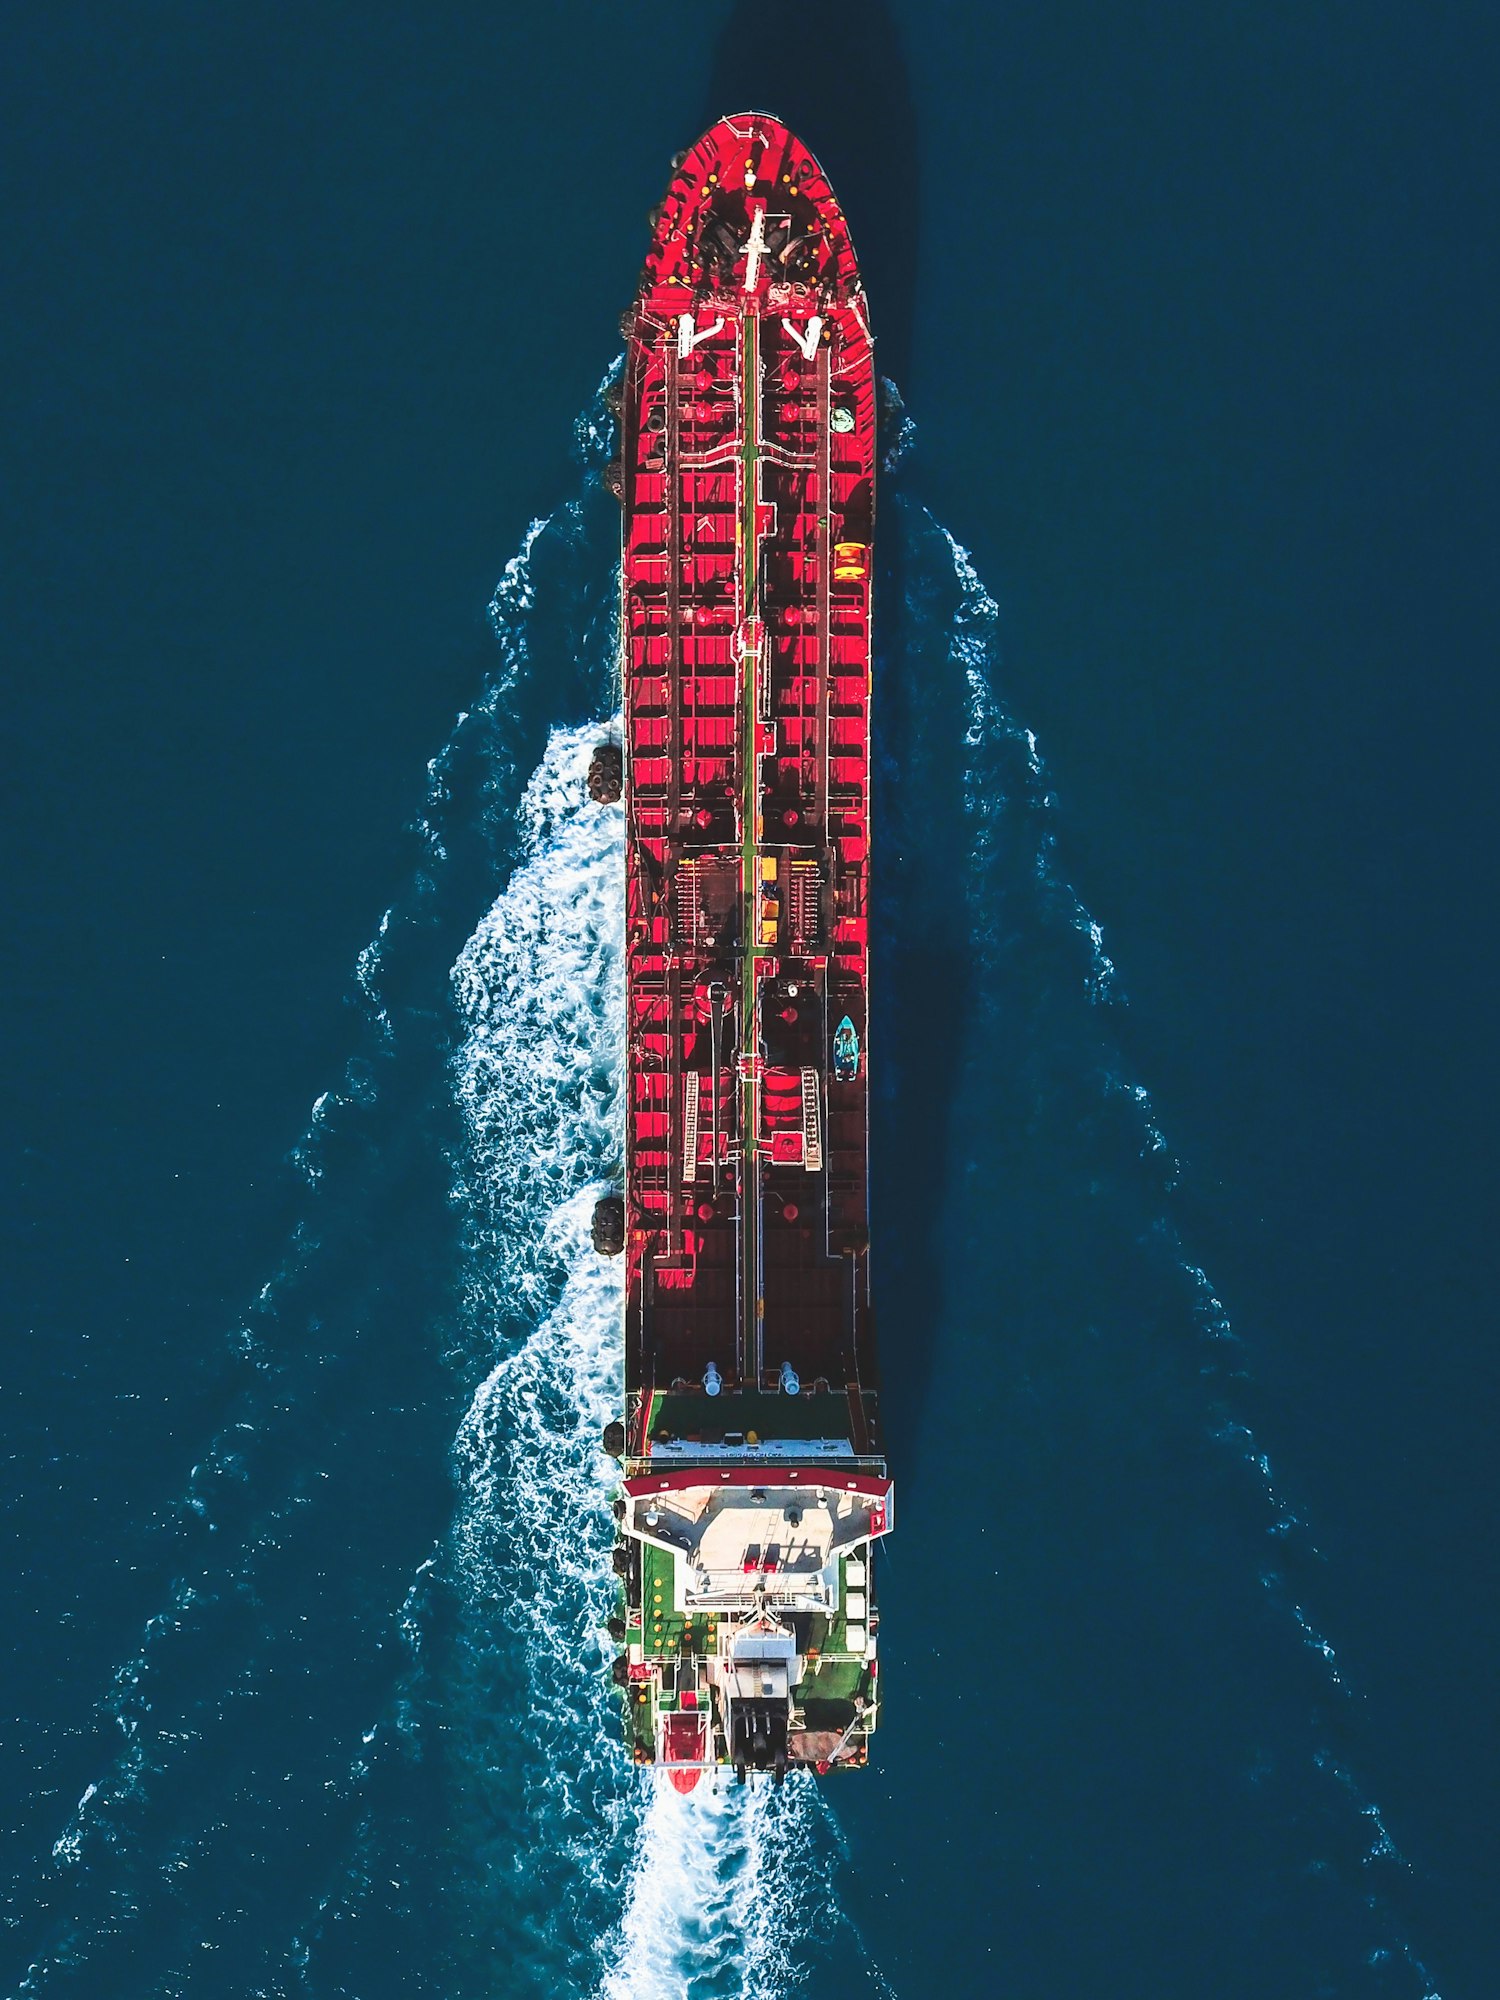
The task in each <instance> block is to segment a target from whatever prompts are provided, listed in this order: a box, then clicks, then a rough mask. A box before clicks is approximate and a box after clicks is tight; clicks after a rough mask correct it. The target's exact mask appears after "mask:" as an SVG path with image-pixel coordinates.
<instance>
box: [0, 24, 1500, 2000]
mask: <svg viewBox="0 0 1500 2000" xmlns="http://www.w3.org/2000/svg"><path fill="white" fill-rule="evenodd" d="M4 38H5V44H4V60H3V62H0V135H3V136H0V173H3V190H4V212H5V215H6V218H7V225H8V226H7V230H6V249H5V263H4V269H5V279H6V283H5V295H6V309H5V312H4V314H3V316H0V364H3V365H0V422H3V440H4V443H3V451H4V459H3V484H0V531H3V539H0V549H3V554H0V578H3V591H4V599H3V625H0V631H3V647H4V658H5V663H6V668H7V674H6V685H7V691H8V696H9V699H8V711H9V719H10V723H11V730H10V736H9V742H10V745H11V754H10V755H9V756H8V757H7V759H6V772H7V782H6V794H5V806H6V812H7V834H6V853H7V856H8V858H9V862H10V866H9V867H8V869H7V873H6V881H7V911H6V923H5V927H4V936H5V944H6V948H7V951H6V956H7V961H8V965H7V974H6V979H5V998H6V1010H7V1032H6V1038H5V1045H6V1052H7V1057H8V1062H7V1072H8V1085H9V1088H8V1092H7V1115H6V1135H7V1164H8V1166H9V1168H10V1172H9V1175H8V1183H9V1194H8V1199H7V1201H6V1204H5V1244H6V1250H7V1284H6V1292H5V1296H6V1306H7V1312H6V1329H5V1332H6V1337H5V1341H4V1347H3V1357H4V1397H5V1401H4V1411H5V1440H6V1443H5V1463H6V1473H7V1478H6V1486H5V1495H6V1524H7V1529H8V1541H7V1560H6V1566H5V1616H4V1646H5V1661H6V1666H5V1674H4V1681H3V1713H4V1728H3V1751H4V1762H3V1766H0V1786H3V1796H4V1798H5V1800H6V1802H7V1806H8V1810H7V1811H6V1812H5V1813H4V1814H3V1815H0V1828H3V1850H4V1851H3V1856H0V1863H3V1868H0V1879H3V1884H4V1900H3V1928H0V1952H3V1958H0V1990H3V1991H4V1992H6V1993H25V1994H27V1995H43V1994H45V1995H60V1996H69V2000H71V1996H75V1995H76V1996H80V2000H82V1997H83V1996H88V2000H94V1996H99V2000H134V1996H137V1995H140V1996H146V1995H153V1996H154V1995H168V1994H174V1995H175V1994H184V1995H192V1996H199V1995H202V1996H210V1995H212V1996H218V1995H224V1996H230V1995H234V1996H239V1995H257V1994H258V1995H277V1996H281V1995H286V1996H291V1995H294V1994H295V1995H305V1996H316V2000H333V1996H345V1995H349V1996H353V1995H358V1996H361V2000H385V1996H395V1995H403V1996H404V1995H408V1994H410V1995H418V1994H423V1995H433V1996H442V2000H469V1996H478V1995H487V1994H491V1993H501V1992H503V1993H506V1994H512V1993H516V1994H536V1995H544V1994H545V1995H549V1996H551V1995H558V1994H580V1995H583V1994H588V1995H595V1994H597V1995H600V1996H602V2000H619V1997H620V1996H624V1995H626V1994H630V1995H641V1996H649V1995H656V1994H674V1993H687V1994H692V1995H693V1996H708V1995H720V1994H723V1995H738V1994H754V1995H758V1996H773V1995H774V1996H780V1995H783V1994H792V1993H795V1992H798V1991H801V1990H805V1989H808V1988H811V1987H813V1986H821V1985H823V1984H824V1983H825V1982H836V1983H837V1985H838V1987H839V1988H840V1990H845V1991H849V1992H855V1993H859V1992H868V1993H872V1994H882V1995H891V1994H894V1995H898V1996H901V2000H925V1996H927V1995H930V1994H938V1993H941V1994H945V1995H955V1996H964V2000H967V1996H989V1995H996V1996H1006V2000H1011V1996H1014V2000H1043V1996H1045V2000H1137V1996H1139V2000H1148V1996H1149V2000H1202V1996H1205V1995H1213V1996H1225V2000H1242V1996H1243V2000H1281V1996H1304V1995H1306V1996H1312V1995H1336V1996H1342V1995H1350V1996H1361V1997H1362V1996H1372V2000H1373V1996H1387V1995H1389V1996H1400V2000H1409V1996H1417V1995H1422V1994H1441V1995H1442V1996H1443V2000H1456V1996H1460V1997H1461V1996H1480V1995H1484V1994H1487V1993H1490V1992H1493V1991H1494V1990H1496V1958H1497V1952H1496V1947H1495V1942H1494V1922H1493V1883H1494V1880H1495V1878H1496V1873H1497V1864H1500V1851H1497V1847H1500V1843H1497V1835H1496V1830H1495V1824H1496V1823H1495V1816H1494V1812H1493V1800H1494V1796H1495V1788H1496V1779H1497V1775H1500V1771H1497V1765H1500V1754H1497V1743H1496V1737H1495V1720H1494V1716H1495V1704H1494V1700H1493V1684H1494V1669H1493V1657H1494V1653H1495V1649H1496V1644H1497V1639H1500V1613H1497V1606H1496V1600H1495V1588H1494V1547H1495V1539H1496V1534H1495V1530H1496V1525H1497V1524H1496V1518H1495V1517H1496V1505H1495V1495H1496V1488H1495V1480H1494V1474H1493V1464H1492V1462H1493V1456H1494V1454H1493V1448H1492V1442H1491V1434H1492V1429H1493V1422H1494V1411H1495V1408H1496V1406H1497V1400H1500V1399H1497V1396H1496V1387H1497V1384H1496V1359H1495V1350H1496V1343H1495V1324H1496V1314H1495V1309H1494V1297H1493V1284H1492V1279H1491V1271H1490V1254H1491V1245H1492V1242H1493V1237H1494V1220H1493V1218H1494V1194H1495V1174H1494V1168H1493V1163H1492V1157H1491V1155H1492V1133H1493V1129H1494V1081H1495V1076H1494V1069H1495V1065H1494V1057H1493V1023H1492V1016H1493V1003H1492V997H1491V996H1492V994H1493V991H1494V985H1495V972H1496V966H1495V948H1494V919H1493V908H1494V902H1495V890H1496V881H1495V867H1494V858H1495V855H1494V849H1495V843H1494V838H1493V833H1492V828H1491V818H1492V812H1493V801H1494V795H1495V785H1494V782H1493V778H1492V775H1491V763H1492V759H1493V749H1492V742H1493V736H1494V729H1495V711H1496V696H1495V693H1494V662H1495V647H1494V636H1493V635H1494V626H1495V620H1494V611H1493V602H1494V594H1495V592H1494V576H1495V555H1494V551H1495V547H1496V530H1497V525H1500V524H1497V520H1496V514H1497V508H1496V501H1495V492H1494V474H1493V464H1494V460H1495V447H1496V443H1497V428H1500V427H1497V423H1496V416H1497V411H1496V390H1495V377H1494V369H1493V355H1494V352H1495V342H1496V333H1497V327H1496V304H1497V273H1496V265H1495V243H1496V240H1497V237H1496V228H1495V224H1496V213H1495V210H1496V200H1495V197H1496V192H1497V178H1500V166H1497V161H1496V157H1495V153H1494V148H1493V143H1492V139H1491V136H1490V130H1489V125H1490V106H1491V102H1492V98H1493V85H1494V80H1495V72H1496V63H1495V57H1496V40H1497V30H1496V24H1495V19H1494V17H1493V15H1492V13H1491V12H1490V11H1488V10H1484V9H1480V8H1478V7H1476V6H1464V5H1453V6H1443V5H1438V6H1428V7H1424V8H1420V9H1419V8H1417V7H1414V6H1405V7H1391V6H1384V7H1382V6H1373V7H1372V6H1366V7H1360V8H1355V7H1352V6H1332V5H1327V6H1320V5H1312V6H1310V5H1306V4H1303V5H1297V6H1292V5H1284V4H1279V0H1273V4H1270V5H1266V6H1262V7H1260V8H1257V9H1253V10H1244V9H1219V10H1217V11H1216V12H1215V11H1212V10H1210V11H1209V12H1207V13H1205V11H1204V10H1203V9H1202V8H1201V7H1198V8H1189V7H1186V6H1164V7H1161V8H1157V9H1153V10H1142V11H1139V12H1137V11H1136V10H1119V9H1108V8H1097V7H1095V8H1090V7H1082V6H1076V5H1070V4H1068V0H1061V4H1058V5H1054V6H1052V7H1049V8H1047V9H1037V8H1033V9H1028V10H1024V11H1020V12H1016V11H1006V10H995V9H989V8H979V7H976V6H972V5H956V4H955V5H944V4H934V5H928V6H924V7H922V8H917V7H915V6H909V5H905V4H901V5H897V6H896V7H895V8H894V9H893V18H887V17H886V16H885V15H884V14H883V13H881V12H880V11H879V10H878V9H877V10H874V11H873V12H872V11H870V10H857V9H850V8H847V7H845V8H839V9H832V8H827V9H825V8H822V7H820V6H816V5H808V6H804V7H801V8H796V9H792V8H789V7H788V6H786V5H785V4H784V0H767V4H766V5H764V6H762V7H759V8H751V7H748V6H746V7H733V8H731V7H730V6H729V5H727V4H724V0H719V4H715V5H710V6H707V7H704V8H700V9H698V10H697V11H696V12H695V13H693V14H692V15H690V16H682V17H676V16H672V15H670V14H669V13H667V12H664V11H663V10H661V9H659V8H653V9H648V8H645V7H641V6H639V5H635V4H625V5H615V6H610V7H606V6H603V5H599V4H590V5H583V4H580V5H574V6H571V7H562V8H558V9H556V10H553V11H552V12H541V11H535V10H533V11H531V12H528V13H526V14H524V15H523V14H519V13H514V14H512V13H508V12H504V11H501V10H491V9H464V8H457V7H455V8H452V9H446V10H436V11H435V12H428V11H423V10H417V9H414V8H406V9H374V10H360V9H353V8H348V7H342V6H340V7H318V6H313V7H311V8H307V9H302V10H299V11H298V12H297V14H296V16H295V18H293V17H292V16H290V15H283V16H272V15H271V14H268V13H266V12H264V11H262V10H258V9H239V8H232V7H230V8H216V9H201V8H193V7H187V6H183V5H181V4H176V5H172V4H146V5H143V6H140V7H137V8H133V9H129V10H123V11H122V10H119V9H111V8H105V7H102V6H99V5H97V4H95V5H69V4H67V0H60V4H57V5H53V6H48V7H46V8H40V7H32V8H25V7H22V8H18V9H13V10H12V11H11V12H10V14H9V15H8V16H7V20H6V24H5V28H4ZM754 100H758V101H760V102H762V103H766V104H768V105H769V106H770V107H771V108H773V109H778V110H780V111H781V112H782V113H783V114H784V115H786V116H788V117H789V118H791V119H793V120H794V121H795V122H796V123H797V124H798V125H799V127H800V129H801V130H802V131H803V132H804V133H805V136H806V137H807V139H808V141H809V142H810V143H811V144H812V145H813V146H814V148H815V149H817V150H818V151H819V152H820V154H821V155H822V157H823V158H824V160H825V163H826V164H827V166H828V167H829V169H830V171H831V172H832V174H833V175H834V178H835V181H836V183H837V184H838V185H839V186H840V188H841V190H842V191H843V194H844V199H845V203H846V206H847V208H848V210H849V213H850V215H851V219H852V222H853V225H854V228H855V232H856V239H857V241H858V243H859V245H860V247H861V250H862V254H863V256H864V259H865V263H866V268H867V271H868V275H869V283H870V288H871V293H872V300H873V308H874V313H875V317H876V323H877V327H878V329H879V330H880V332H881V335H882V361H883V365H884V367H885V371H886V373H887V374H888V375H889V376H890V377H891V378H893V379H894V380H895V381H896V382H898V383H899V385H900V393H901V396H902V397H903V398H904V402H905V407H906V410H907V413H908V416H909V419H910V424H909V426H907V427H905V428H903V427H902V426H901V425H900V424H899V423H895V422H893V424H892V429H891V435H890V439H889V443H890V446H891V449H892V457H893V461H898V462H894V463H893V469H892V470H891V472H890V473H889V475H888V477H887V480H886V483H885V486H884V489H883V500H882V506H883V513H882V519H881V559H882V571H881V595H880V609H879V626H880V633H881V652H880V658H879V662H878V669H879V676H880V679H879V694H880V703H879V711H878V713H879V732H880V742H879V750H880V783H881V791H880V799H879V826H880V833H879V840H880V846H879V850H878V860H879V865H880V882H881V891H880V893H881V920H882V934H881V937H880V940H879V958H878V965H877V969H878V973H879V981H878V991H877V1005H878V1008H879V1010H880V1011H879V1015H878V1017H877V1021H876V1024H875V1033H874V1038H873V1039H874V1046H875V1047H876V1048H877V1049H878V1050H879V1051H880V1055H881V1061H880V1091H881V1095H880V1098H879V1104H878V1119H877V1130H876V1147H877V1178H876V1203H877V1216H876V1227H877V1238H876V1241H877V1245H878V1263H877V1281H878V1284H879V1288H880V1289H879V1302H880V1310H881V1314H882V1325H883V1336H882V1338H883V1352H884V1358H885V1366H886V1375H887V1387H888V1397H889V1402H890V1407H891V1412H892V1421H891V1430H892V1434H893V1436H892V1448H893V1456H894V1461H895V1470H896V1473H897V1476H898V1479H899V1481H900V1491H901V1517H900V1527H899V1532H898V1535H897V1536H896V1538H895V1539H894V1541H893V1543H892V1545H891V1547H890V1553H889V1561H888V1562H887V1564H886V1567H885V1572H884V1575H883V1578H882V1583H881V1588H882V1591H883V1601H884V1606H885V1611H884V1620H883V1625H882V1647H883V1655H884V1661H883V1664H884V1668H885V1684H886V1689H887V1706H886V1709H885V1713H884V1727H883V1729H882V1731H881V1734H880V1736H879V1738H878V1746H879V1756H878V1759H877V1762H876V1766H875V1768H874V1769H873V1770H872V1772H871V1773H869V1774H867V1776H866V1777H864V1778H863V1779H858V1780H852V1781H850V1782H848V1783H846V1784H830V1785H829V1786H827V1787H826V1788H825V1789H824V1790H823V1791H821V1792H819V1791H815V1790H814V1789H813V1788H811V1787H806V1788H798V1787H796V1786H789V1787H788V1790H787V1793H786V1794H785V1795H784V1796H783V1797H781V1798H780V1799H778V1800H771V1799H769V1798H768V1797H766V1796H765V1795H756V1796H752V1797H750V1798H745V1797H742V1796H736V1795H732V1794H730V1793H728V1792H726V1793H723V1794H720V1795H718V1796H717V1797H713V1796H696V1797H695V1799H694V1800H693V1801H692V1802H691V1803H690V1804H688V1805H686V1806H684V1805H683V1804H682V1803H681V1802H679V1801H677V1800H676V1798H675V1795H667V1796H661V1795H658V1794H656V1793H654V1792H652V1791H650V1790H649V1789H648V1790H642V1789H641V1788H640V1786H639V1784H638V1782H637V1780H636V1778H635V1777H634V1776H633V1775H632V1774H629V1773H627V1772H626V1771H625V1770H624V1769H623V1768H622V1766H621V1765H620V1763H619V1761H618V1759H617V1758H616V1757H615V1755H614V1754H613V1749H612V1743H611V1740H610V1736H609V1703H608V1700H607V1698H606V1696H605V1694H604V1691H603V1680H602V1676H601V1675H600V1674H599V1673H598V1672H597V1670H596V1666H597V1660H598V1657H599V1656H598V1645H597V1631H596V1625H597V1618H598V1615H599V1612H600V1608H601V1606H602V1605H603V1604H604V1603H605V1601H606V1598H607V1594H608V1592H607V1584H606V1581H605V1569H606V1564H607V1548H608V1542H609V1534H610V1524H609V1522H608V1519H607V1515H606V1513H605V1511H604V1506H605V1500H606V1498H607V1487H606V1485H605V1483H604V1482H605V1480H606V1479H607V1471H606V1468H605V1467H604V1465H603V1463H602V1461H601V1460H600V1458H599V1456H598V1454H597V1452H596V1450H595V1446H594V1441H595V1439H596V1438H597V1436H598V1430H599V1426H600V1424H601V1422H602V1421H603V1416H604V1414H605V1413H607V1411H608V1410H609V1409H610V1408H612V1406H613V1405H612V1398H613V1396H614V1394H615V1390H614V1382H613V1374H612V1370H613V1367H614V1359H615V1322H614V1317H613V1315H614V1312H615V1307H616V1294H615V1292H614V1289H613V1287H614V1285H615V1284H616V1282H617V1279H616V1277H615V1275H614V1274H612V1273H611V1272H610V1271H609V1269H608V1268H607V1267H604V1266H602V1265H601V1264H600V1263H599V1262H598V1261H597V1260H595V1259H593V1258H592V1257H591V1255H590V1254H589V1253H588V1252H587V1251H586V1249H585V1248H584V1232H585V1225H586V1220H587V1215H588V1210H589V1206H590V1202H591V1198H592V1196H591V1190H592V1189H593V1188H594V1187H595V1186H596V1185H597V1183H598V1181H599V1179H600V1178H601V1177H602V1176H604V1175H605V1174H607V1173H608V1171H609V1169H610V1166H611V1160H612V1152H613V1148H614V1146H615V1144H616V1131H617V1124H616V1119H615V1109H616V1106H615V1097H614V1093H615V1090H616V1087H617V1082H618V1046H617V1041H616V1037H615V1029H614V1026H613V1014H612V1006H613V996H614V995H615V993H616V992H617V990H618V987H617V982H618V975H619V958H618V941H617V924H618V910H617V907H616V905H615V902H614V900H613V898H612V895H611V882H612V880H613V874H612V871H613V869H614V868H615V866H616V864H617V857H618V838H619V835H618V823H617V821H616V820H615V819H613V818H612V816H611V815H610V814H608V813H607V812H603V811H600V810H598V809H595V808H592V807H588V806H586V805H584V804H582V803H581V799H582V787H581V783H580V778H581V772H582V769H583V767H584V766H586V763H587V756H588V750H589V748H590V746H591V744H592V741H593V740H594V733H595V723H596V720H597V718H599V717H602V716H605V715H607V714H608V713H609V711H610V708H611V706H612V702H613V698H614V696H613V689H612V686H611V658H612V652H611V649H612V643H613V639H612V630H611V623H610V619H611V598H612V590H613V577H612V568H611V566H612V561H613V553H614V551H613V543H614V538H615V535H616V532H617V516H616V514H615V511H614V505H613V502H612V501H610V500H609V499H608V497H607V496H606V495H605V494H603V493H602V492H601V490H600V488H599V485H598V476H597V474H598V465H599V463H600V461H601V459H602V457H603V456H604V455H605V454H606V453H607V450H608V445H609V439H608V424H607V419H606V417H605V415H604V412H603V408H602V405H601V404H600V403H599V401H598V399H597V391H598V388H599V385H600V382H601V378H602V377H603V376H604V375H605V373H606V371H607V370H608V368H609V367H610V365H611V362H612V357H613V356H614V354H615V352H616V348H617V345H618V342H617V339H616V334H615V318H616V315H617V313H618V311H619V309H620V307H621V306H622V305H623V304H624V303H625V302H626V300H627V299H628V297H629V296H630V293H631V290H632V287H633V284H634V279H635V274H636V269H637V265H638V261H639V258H640V255H641V252H642V249H643V246H644V241H645V225H644V212H645V210H646V208H647V207H648V206H649V205H650V204H651V203H652V202H653V201H654V200H655V199H656V198H657V195H658V193H659V192H660V186H661V183H662V180H663V175H664V169H665V163H666V161H667V158H668V157H669V155H670V154H671V153H672V152H673V151H674V150H675V149H676V148H677V147H679V146H680V145H682V144H684V143H686V142H687V141H688V140H690V139H691V138H692V137H693V136H695V134H696V132H697V131H698V130H699V129H700V128H701V126H702V125H703V124H704V123H705V122H706V120H707V119H708V118H709V117H710V116H712V115H713V114H715V113H716V112H718V111H722V110H725V109H729V108H733V106H734V104H735V103H743V102H749V101H754ZM497 579H498V588H497Z"/></svg>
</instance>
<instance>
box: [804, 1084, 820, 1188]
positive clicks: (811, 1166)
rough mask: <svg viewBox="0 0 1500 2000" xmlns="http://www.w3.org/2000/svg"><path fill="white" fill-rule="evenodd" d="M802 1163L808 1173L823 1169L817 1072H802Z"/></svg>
mask: <svg viewBox="0 0 1500 2000" xmlns="http://www.w3.org/2000/svg"><path fill="white" fill-rule="evenodd" d="M802 1164H803V1166H804V1167H806V1169H807V1171H808V1172H809V1173H810V1174H816V1173H821V1172H822V1169H823V1117H822V1104H821V1101H820V1099H819V1096H818V1072H817V1071H816V1070H815V1069H805V1070H803V1072H802Z"/></svg>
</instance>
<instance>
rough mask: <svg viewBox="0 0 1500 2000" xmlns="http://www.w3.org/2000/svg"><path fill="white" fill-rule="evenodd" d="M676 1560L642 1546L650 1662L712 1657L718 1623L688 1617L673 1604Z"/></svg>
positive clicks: (644, 1625) (646, 1544)
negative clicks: (685, 1656)
mask: <svg viewBox="0 0 1500 2000" xmlns="http://www.w3.org/2000/svg"><path fill="white" fill-rule="evenodd" d="M673 1566H674V1559H673V1557H672V1556H670V1555H669V1554H668V1553H667V1551H666V1550H665V1549H658V1548H653V1546H652V1545H651V1543H650V1542H644V1543H642V1545H641V1640H642V1644H643V1646H644V1648H645V1655H646V1658H647V1659H648V1660H656V1659H663V1658H670V1657H672V1656H673V1655H675V1654H678V1653H682V1652H689V1653H711V1652H712V1651H713V1650H714V1641H715V1637H716V1635H717V1632H718V1620H717V1619H716V1618H710V1617H685V1616H684V1615H683V1613H682V1612H680V1611H677V1610H674V1608H673V1604H672V1582H673Z"/></svg>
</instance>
